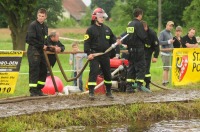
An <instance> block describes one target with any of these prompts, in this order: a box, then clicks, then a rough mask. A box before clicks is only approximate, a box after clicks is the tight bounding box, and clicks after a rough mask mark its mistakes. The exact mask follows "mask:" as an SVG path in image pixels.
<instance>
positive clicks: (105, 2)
mask: <svg viewBox="0 0 200 132" xmlns="http://www.w3.org/2000/svg"><path fill="white" fill-rule="evenodd" d="M114 5H115V0H92V2H91V9H94V8H95V7H96V6H97V7H100V8H103V9H104V10H105V12H106V13H107V14H108V18H110V17H111V15H110V11H111V10H112V8H113V6H114Z"/></svg>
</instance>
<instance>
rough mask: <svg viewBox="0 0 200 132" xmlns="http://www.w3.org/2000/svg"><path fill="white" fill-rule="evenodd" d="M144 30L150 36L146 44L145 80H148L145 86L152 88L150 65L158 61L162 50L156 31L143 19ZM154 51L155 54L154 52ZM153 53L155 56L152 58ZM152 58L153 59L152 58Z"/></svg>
mask: <svg viewBox="0 0 200 132" xmlns="http://www.w3.org/2000/svg"><path fill="white" fill-rule="evenodd" d="M142 23H143V26H144V30H145V31H146V32H147V36H148V39H147V40H148V41H147V43H146V44H145V48H144V50H145V60H146V74H145V79H144V81H145V82H146V85H145V87H146V88H148V89H150V82H151V73H150V66H151V61H152V63H155V62H157V59H158V55H159V52H160V48H159V40H158V37H157V35H156V32H155V31H153V30H152V29H150V28H149V27H148V25H147V22H145V21H142ZM153 52H154V54H153ZM152 54H153V58H152ZM151 58H152V59H151Z"/></svg>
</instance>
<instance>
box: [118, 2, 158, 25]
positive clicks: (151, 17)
mask: <svg viewBox="0 0 200 132" xmlns="http://www.w3.org/2000/svg"><path fill="white" fill-rule="evenodd" d="M157 6H158V5H157V1H155V0H131V1H130V0H126V2H125V4H123V5H122V6H121V9H120V10H123V12H124V13H125V14H126V15H128V16H129V17H130V18H131V20H133V18H134V16H133V11H134V9H135V8H141V9H142V10H143V11H144V16H143V19H144V20H145V21H147V22H148V25H149V26H150V27H153V28H157V25H158V24H157V23H158V18H157V16H158V14H157V12H158V9H157Z"/></svg>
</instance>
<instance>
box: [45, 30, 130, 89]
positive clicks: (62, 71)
mask: <svg viewBox="0 0 200 132" xmlns="http://www.w3.org/2000/svg"><path fill="white" fill-rule="evenodd" d="M128 35H129V34H126V35H125V36H124V37H122V38H121V39H120V41H122V40H124V39H125V38H126V37H127V36H128ZM116 46H117V42H116V43H114V44H112V45H111V46H110V47H109V48H108V49H107V50H106V51H105V52H102V53H94V54H93V55H94V57H97V56H100V55H104V54H106V53H108V52H110V51H111V50H112V49H114V48H115V47H116ZM54 54H55V56H56V60H57V63H58V66H59V68H60V71H61V73H62V75H63V77H64V79H65V81H67V82H70V81H73V80H75V79H77V78H78V77H80V75H81V74H82V73H83V71H84V70H85V68H86V67H87V65H88V63H89V61H90V60H87V61H86V63H85V64H84V66H83V68H82V69H81V70H80V72H79V73H78V74H77V76H76V77H73V78H69V79H68V78H67V76H66V74H65V72H64V70H63V68H62V65H61V63H60V59H59V57H58V54H57V53H56V52H54ZM44 56H45V59H46V62H47V67H48V69H49V72H50V75H51V78H52V82H53V85H54V87H55V91H56V93H57V92H58V88H57V85H56V82H55V78H54V75H53V72H52V68H51V65H50V62H49V58H48V55H47V52H46V51H45V50H44Z"/></svg>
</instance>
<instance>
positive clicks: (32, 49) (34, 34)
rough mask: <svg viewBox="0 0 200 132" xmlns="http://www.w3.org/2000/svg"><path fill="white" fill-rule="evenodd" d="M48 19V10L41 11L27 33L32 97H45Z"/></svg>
mask: <svg viewBox="0 0 200 132" xmlns="http://www.w3.org/2000/svg"><path fill="white" fill-rule="evenodd" d="M46 18H47V12H46V10H45V9H43V8H41V9H39V10H38V12H37V20H35V21H33V22H32V23H31V24H30V25H29V27H28V31H27V36H26V42H27V43H28V44H29V45H28V50H27V56H28V63H29V88H30V90H29V91H30V96H44V94H43V93H42V91H41V89H42V88H43V87H44V85H45V80H46V76H47V66H46V60H45V57H44V54H43V50H46V48H47V46H46V45H45V38H46V37H47V35H48V27H47V26H46V25H45V23H44V21H45V19H46Z"/></svg>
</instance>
